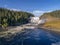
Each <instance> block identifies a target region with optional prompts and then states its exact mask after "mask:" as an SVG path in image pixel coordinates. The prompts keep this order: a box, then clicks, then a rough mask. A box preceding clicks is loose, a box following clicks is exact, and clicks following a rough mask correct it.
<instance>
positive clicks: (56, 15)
mask: <svg viewBox="0 0 60 45" xmlns="http://www.w3.org/2000/svg"><path fill="white" fill-rule="evenodd" d="M40 19H47V20H46V22H45V24H44V25H43V27H45V28H47V29H56V30H54V31H58V30H59V31H60V10H56V11H53V12H49V13H44V14H43V15H42V16H41V17H40Z"/></svg>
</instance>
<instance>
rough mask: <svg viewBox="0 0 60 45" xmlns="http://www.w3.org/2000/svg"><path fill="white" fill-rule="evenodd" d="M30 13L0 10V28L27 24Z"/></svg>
mask: <svg viewBox="0 0 60 45" xmlns="http://www.w3.org/2000/svg"><path fill="white" fill-rule="evenodd" d="M31 16H34V15H33V14H31V13H27V12H23V11H13V10H9V9H5V8H0V27H7V26H15V25H21V24H25V23H28V22H29V20H28V19H29V17H31Z"/></svg>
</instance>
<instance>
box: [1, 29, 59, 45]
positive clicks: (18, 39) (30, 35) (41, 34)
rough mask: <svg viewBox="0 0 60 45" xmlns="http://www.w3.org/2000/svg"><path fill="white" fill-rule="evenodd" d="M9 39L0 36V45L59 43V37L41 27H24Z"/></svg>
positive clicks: (55, 44) (53, 44) (46, 44)
mask: <svg viewBox="0 0 60 45" xmlns="http://www.w3.org/2000/svg"><path fill="white" fill-rule="evenodd" d="M10 38H11V39H10V40H9V39H6V38H0V45H60V38H59V37H56V36H55V35H54V34H51V33H50V32H47V31H44V30H43V29H37V28H36V29H25V30H23V31H22V32H21V33H18V34H17V35H16V36H12V37H10Z"/></svg>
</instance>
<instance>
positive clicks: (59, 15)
mask: <svg viewBox="0 0 60 45" xmlns="http://www.w3.org/2000/svg"><path fill="white" fill-rule="evenodd" d="M48 17H54V18H60V10H56V11H52V12H49V13H44V14H43V15H42V16H40V18H48Z"/></svg>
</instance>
